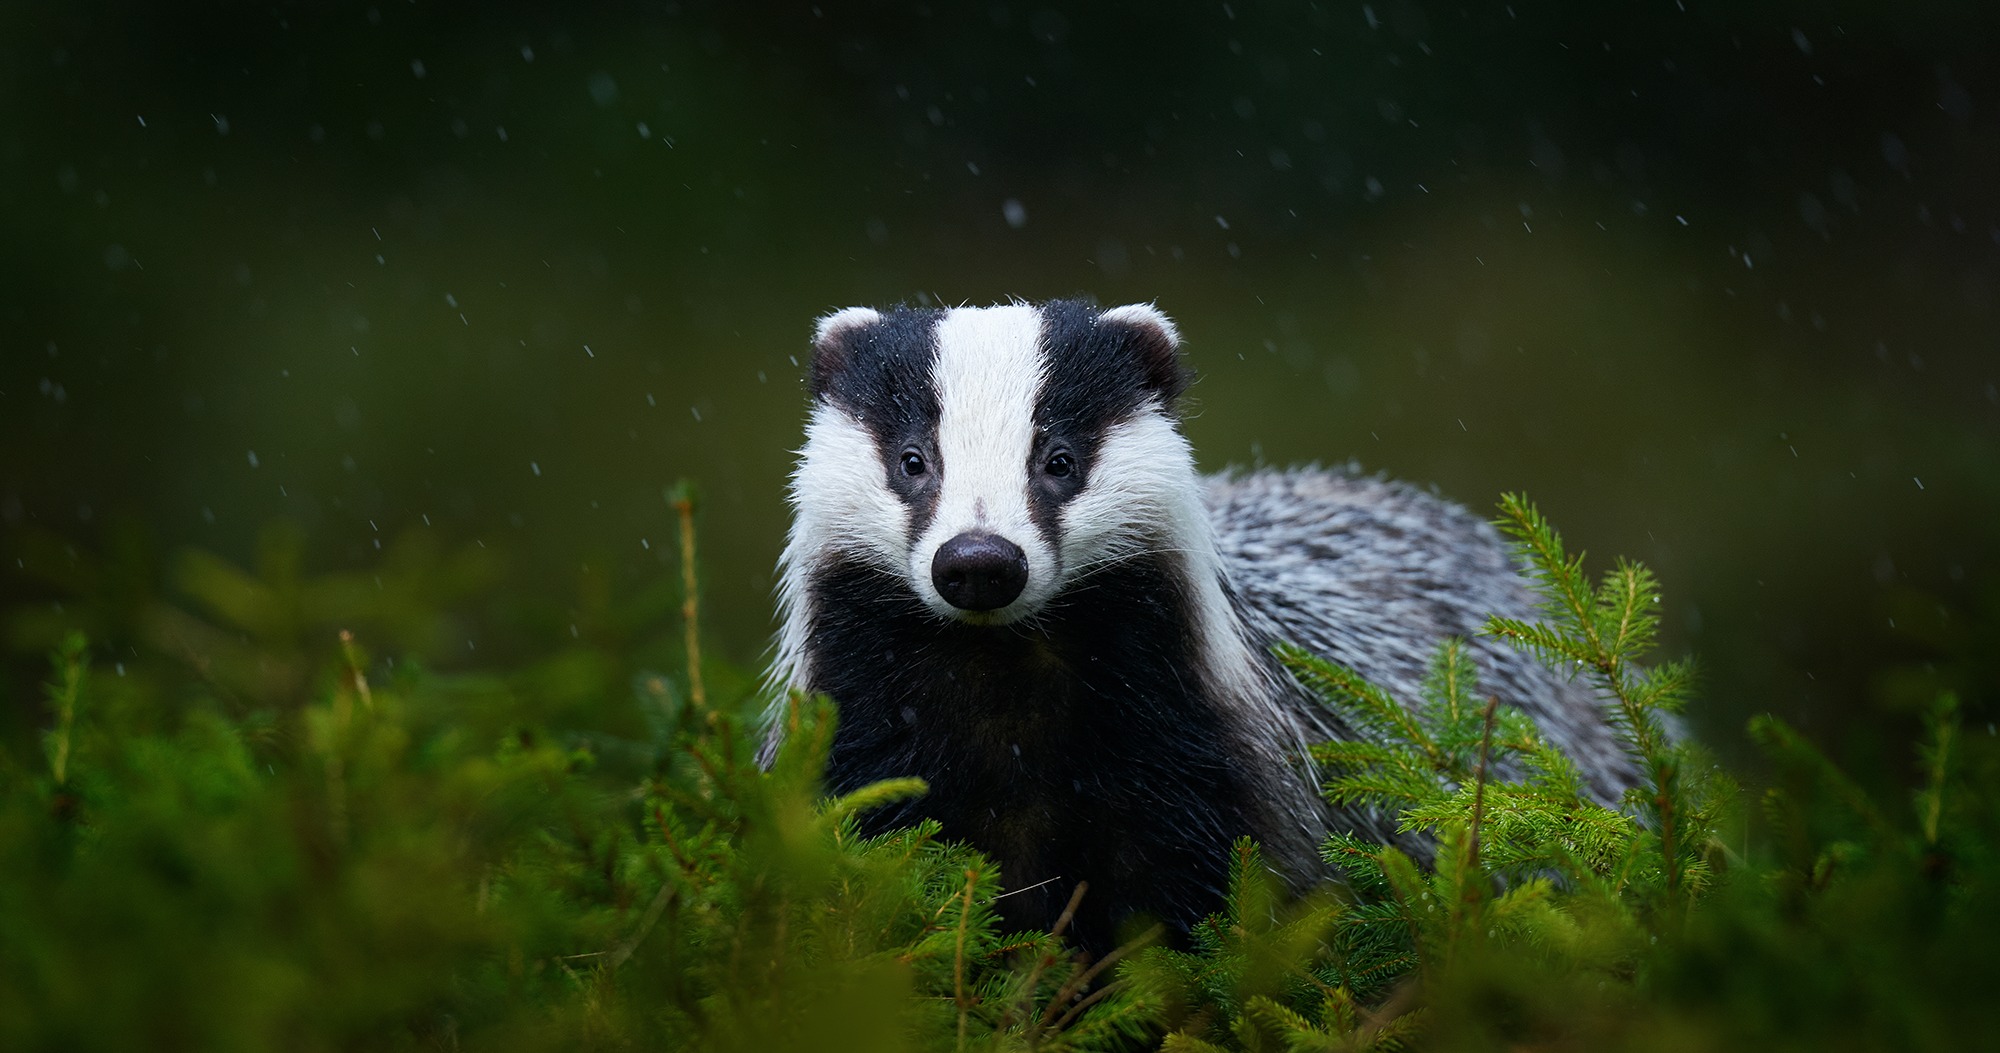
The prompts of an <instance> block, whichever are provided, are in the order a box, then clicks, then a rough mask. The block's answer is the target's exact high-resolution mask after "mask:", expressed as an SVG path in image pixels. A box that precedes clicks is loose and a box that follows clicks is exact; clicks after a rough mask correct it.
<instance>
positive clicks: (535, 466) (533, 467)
mask: <svg viewBox="0 0 2000 1053" xmlns="http://www.w3.org/2000/svg"><path fill="white" fill-rule="evenodd" d="M528 470H529V471H531V472H534V473H535V477H536V478H540V477H541V474H542V466H541V464H540V463H539V462H536V461H529V462H528Z"/></svg>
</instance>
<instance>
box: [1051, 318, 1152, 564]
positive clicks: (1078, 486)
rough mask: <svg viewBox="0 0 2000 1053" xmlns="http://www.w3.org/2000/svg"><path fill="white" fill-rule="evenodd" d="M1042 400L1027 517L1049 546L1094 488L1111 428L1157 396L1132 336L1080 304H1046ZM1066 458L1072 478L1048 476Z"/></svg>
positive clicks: (1126, 330) (1055, 543)
mask: <svg viewBox="0 0 2000 1053" xmlns="http://www.w3.org/2000/svg"><path fill="white" fill-rule="evenodd" d="M1041 314H1042V356H1043V359H1044V361H1045V363H1046V364H1045V367H1044V369H1043V376H1044V378H1045V379H1044V380H1043V382H1042V390H1041V393H1040V394H1039V395H1038V396H1037V397H1036V400H1035V434H1036V443H1035V451H1034V453H1033V454H1032V455H1031V460H1030V461H1029V463H1028V479H1029V484H1028V512H1029V515H1031V516H1032V517H1033V518H1034V520H1035V526H1036V528H1037V529H1039V530H1040V531H1041V533H1042V537H1043V538H1044V539H1045V540H1046V541H1047V542H1048V543H1049V545H1050V547H1052V548H1053V547H1055V546H1056V545H1057V544H1058V538H1059V529H1060V525H1061V524H1060V520H1061V516H1062V509H1063V506H1064V505H1066V504H1068V503H1069V501H1070V500H1071V499H1072V498H1074V497H1075V496H1076V495H1077V494H1079V493H1081V492H1082V491H1083V489H1084V488H1085V487H1087V486H1089V485H1090V478H1091V473H1092V472H1093V470H1094V469H1095V463H1096V460H1097V456H1096V455H1097V448H1098V446H1099V445H1100V444H1101V442H1102V440H1103V438H1104V431H1105V429H1107V428H1109V427H1111V426H1112V425H1114V424H1116V423H1118V422H1119V421H1122V420H1125V419H1127V418H1129V417H1131V416H1132V415H1133V414H1134V413H1136V412H1138V410H1139V408H1140V407H1141V406H1144V405H1145V404H1146V403H1147V402H1148V401H1149V400H1151V399H1153V398H1155V397H1157V396H1158V394H1159V392H1157V391H1156V390H1154V389H1153V388H1152V387H1150V386H1149V385H1148V375H1147V372H1146V368H1145V365H1144V363H1143V362H1142V360H1141V358H1140V356H1139V354H1138V353H1137V352H1136V351H1135V350H1134V348H1133V347H1132V346H1131V335H1132V334H1131V331H1130V330H1129V329H1127V328H1125V327H1123V326H1112V325H1105V326H1100V325H1098V324H1097V314H1098V312H1097V309H1096V308H1094V307H1092V306H1091V305H1089V304H1087V303H1084V302H1083V301H1081V300H1052V301H1050V302H1049V303H1046V304H1043V305H1042V308H1041ZM1059 450H1060V451H1067V452H1068V453H1069V454H1070V456H1071V457H1072V458H1073V459H1074V461H1075V465H1074V467H1073V469H1072V470H1071V472H1070V474H1069V476H1068V477H1066V478H1056V477H1050V476H1048V475H1047V473H1045V472H1044V471H1043V470H1042V469H1043V466H1044V465H1046V464H1047V463H1048V459H1049V457H1050V455H1052V454H1054V453H1056V452H1058V451H1059Z"/></svg>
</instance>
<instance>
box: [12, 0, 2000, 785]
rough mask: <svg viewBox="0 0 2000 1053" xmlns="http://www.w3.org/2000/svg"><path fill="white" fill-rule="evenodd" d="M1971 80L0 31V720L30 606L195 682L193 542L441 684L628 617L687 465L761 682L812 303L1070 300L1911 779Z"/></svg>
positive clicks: (1986, 141)
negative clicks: (1550, 559) (1650, 578)
mask: <svg viewBox="0 0 2000 1053" xmlns="http://www.w3.org/2000/svg"><path fill="white" fill-rule="evenodd" d="M1996 53H2000V17H1996V16H1995V15H1994V14H1993V13H1992V10H1991V8H1990V7H1989V6H1988V5H1984V4H1976V3H1913V4H1905V5H1885V4H1869V3H1861V2H1843V0H1829V2H1818V3H1808V2H1803V0H1794V2H1783V0H1781V2H1770V3H1721V2H1716V0H1642V2H1633V3H1618V4H1605V3H1584V2H1553V3H1551V2H1540V3H1538V2H1532V0H1517V2H1515V3H1513V4H1463V5H1461V4H1451V3H1413V2H1399V0H1377V2H1374V3H1351V2H1338V3H1326V2H1320V3H1305V2H1296V3H1256V2H1251V0H1235V2H1232V3H1217V2H1202V3H1192V4H1180V3H1162V2H1150V3H1144V4H1113V3H1092V4H1087V5H1085V4H1053V3H1046V4H1045V3H977V4H963V5H961V4H947V3H936V4H893V5H890V4H863V5H856V4H843V3H836V2H833V0H822V2H821V3H818V4H810V3H772V4H752V3H721V2H715V3H704V2H685V3H657V4H637V5H603V6H602V7H592V8H590V9H589V10H585V9H584V8H583V7H582V5H538V6H536V7H529V6H528V5H491V4H485V5H446V4H436V3H409V2H404V0H381V2H378V3H375V4H364V3H331V4H299V3H268V2H267V3H260V4H242V5H227V4H214V5H201V6H200V7H199V8H198V9H191V8H187V7H183V6H179V5H164V4H157V3H90V4H52V3H15V4H8V5H6V6H5V7H4V9H0V76H4V77H5V86H4V90H0V244H4V246H5V248H4V250H0V288H3V289H4V292H0V616H4V618H5V622H4V630H5V637H4V642H5V646H6V649H7V650H6V663H7V664H6V666H5V670H6V671H5V676H4V680H0V691H4V694H0V737H5V738H8V739H15V740H17V741H26V739H27V737H28V736H29V735H31V734H32V732H33V731H34V729H36V728H39V727H42V726H45V725H46V721H47V717H46V715H45V714H44V712H43V707H42V705H41V702H40V693H39V691H38V689H37V688H36V686H35V685H36V684H37V682H38V681H39V680H41V679H43V678H44V677H45V675H46V669H47V666H46V664H45V660H44V658H43V655H44V654H45V653H46V651H47V649H48V648H49V647H50V646H51V645H52V644H53V643H54V641H55V640H56V639H57V638H58V637H59V634H60V632H61V631H62V630H63V629H64V628H66V627H67V626H69V625H71V624H75V623H78V622H82V623H83V624H84V627H85V628H88V629H90V630H91V633H92V639H93V642H94V645H95V646H96V648H97V649H98V653H97V655H96V656H95V658H96V661H97V662H98V663H99V664H104V665H112V664H116V663H121V662H124V661H128V660H129V661H134V662H136V661H140V660H141V658H142V653H141V650H140V645H141V644H142V643H144V642H145V641H146V640H150V641H151V642H152V643H153V644H154V645H155V646H156V647H157V648H162V649H169V650H171V649H172V647H173V646H174V645H175V642H176V641H178V646H180V647H182V648H183V649H184V650H185V651H186V652H187V653H188V654H189V655H190V656H193V657H197V658H199V657H200V655H201V653H202V652H203V651H204V650H205V649H206V648H207V647H208V646H209V645H208V643H207V642H205V640H206V639H207V638H195V637H190V636H185V635H176V634H177V633H182V631H183V630H185V631H186V632H193V630H192V629H187V628H186V626H185V625H182V626H181V628H180V629H176V628H175V625H180V624H181V623H162V622H160V621H159V619H158V618H156V617H153V616H152V615H148V614H146V613H145V612H147V611H149V610H154V609H155V605H156V604H157V603H161V602H165V603H168V604H170V605H171V604H175V603H181V604H185V603H186V598H185V597H184V596H180V595H179V594H177V592H176V590H177V585H176V583H177V582H179V581H183V580H186V579H187V577H188V575H189V574H191V573H195V571H190V569H189V568H190V567H195V568H196V569H197V571H198V570H199V568H200V567H203V566H212V565H215V561H218V560H219V561H221V562H222V563H226V564H233V565H239V566H243V567H261V568H262V570H261V571H260V573H263V574H264V575H265V576H266V577H267V578H269V577H270V576H272V575H278V576H284V575H293V576H298V575H308V576H310V575H321V576H324V575H333V576H334V577H332V578H329V579H326V580H333V581H344V582H348V583H349V584H352V585H354V586H355V587H356V588H358V589H360V590H362V592H364V593H365V592H366V591H367V589H368V583H369V581H370V580H371V578H372V579H373V580H374V582H375V583H376V584H377V585H379V584H380V583H381V581H382V578H381V577H380V576H379V575H381V574H382V573H384V571H383V568H384V567H388V568H390V569H392V570H394V571H395V574H394V575H392V576H391V582H392V584H394V583H396V582H404V581H409V580H421V581H422V582H424V583H425V584H424V585H423V586H422V587H421V588H419V589H416V591H414V592H412V591H409V590H405V592H404V593H401V594H397V595H394V596H389V597H388V598H386V599H382V600H381V601H380V604H382V605H388V604H390V603H391V601H392V600H393V601H394V602H395V603H400V604H403V605H404V606H403V607H400V608H396V609H395V610H390V611H388V613H386V614H382V615H381V619H380V620H384V621H387V622H391V623H394V622H397V619H398V618H403V620H404V621H405V622H407V623H409V624H410V625H415V626H416V628H413V629H410V630H409V631H407V632H401V633H398V632H395V631H392V628H393V627H392V628H377V629H376V630H374V634H373V637H372V639H374V640H375V641H377V642H378V644H379V646H380V649H382V650H385V651H400V652H404V653H414V654H416V655H419V656H420V657H422V658H423V659H424V660H425V661H426V662H428V663H430V664H431V665H433V666H436V667H441V668H444V669H453V668H477V667H480V666H483V665H490V664H495V663H498V664H506V665H516V664H519V663H522V662H524V661H526V660H527V659H529V658H532V657H534V656H537V655H542V654H547V653H552V652H554V651H556V650H558V649H559V648H561V647H564V646H567V645H569V643H570V640H571V638H572V637H576V636H588V635H590V634H592V633H594V632H595V633H603V632H609V631H612V630H611V629H607V628H606V626H607V625H608V624H609V623H611V622H615V621H616V620H617V617H618V616H619V615H618V614H617V612H618V611H620V610H639V611H641V612H642V613H641V614H638V615H632V616H631V617H634V618H639V619H640V620H641V621H644V620H645V619H647V618H651V617H652V615H650V614H645V613H643V612H645V611H651V610H656V609H657V610H658V611H659V613H660V617H659V618H658V619H657V621H658V622H659V625H658V628H659V631H660V632H667V631H669V626H668V625H667V624H666V620H665V609H664V608H658V607H657V605H654V606H653V607H648V606H647V605H645V604H643V603H642V604H640V605H639V606H638V607H629V606H628V607H624V608H621V607H620V606H619V602H620V601H619V599H618V598H619V597H644V596H648V595H653V594H655V593H657V592H658V590H660V589H663V588H664V589H668V590H671V588H672V585H671V579H672V578H673V575H674V569H673V565H672V564H673V553H674V541H673V538H674V532H673V522H672V513H671V510H670V509H669V507H668V505H667V503H666V501H665V500H664V498H663V491H664V490H665V488H666V486H667V485H668V484H670V483H671V482H672V481H674V480H676V479H679V478H688V479H692V480H695V481H696V482H697V484H698V485H699V486H700V488H701V491H702V494H703V497H704V504H703V512H702V515H703V520H704V526H705V538H706V541H705V545H706V551H705V554H704V564H705V570H706V573H707V599H706V603H707V607H706V609H705V612H704V617H705V619H706V628H707V631H708V632H709V635H710V638H711V645H712V646H713V647H714V648H716V649H717V650H718V651H719V652H720V654H721V655H722V656H723V657H724V658H725V659H727V660H729V661H731V662H732V663H733V664H735V665H736V666H738V667H744V668H748V667H754V666H755V664H756V663H757V662H759V661H760V658H761V654H762V648H763V646H764V644H765V640H766V637H767V633H768V631H769V628H770V606H771V603H770V587H771V581H772V577H771V570H772V564H773V562H774V560H775V558H776V556H777V552H778V548H779V545H780V541H781V537H782V534H783V531H784V528H785V526H786V522H787V514H786V511H785V507H784V502H783V488H784V482H785V475H786V471H787V469H788V466H789V461H790V453H789V451H790V450H791V449H792V448H793V447H795V445H796V444H797V442H798V440H799V425H800V422H801V416H802V409H803V394H802V389H801V386H800V383H799V377H800V368H799V360H800V357H801V356H802V354H803V351H804V347H805V338H806V334H807V333H808V331H809V329H810V325H811V322H812V319H813V318H814V316H816V315H817V314H819V313H821V312H824V311H826V310H829V309H832V308H837V307H840V306H844V305H848V304H855V303H869V304H888V303H894V302H897V301H911V302H919V303H960V302H971V303H988V302H992V301H996V300H1002V299H1005V298H1007V297H1010V296H1019V297H1027V298H1041V297H1048V296H1057V295H1076V294H1083V295H1090V296H1094V297H1096V298H1097V299H1098V300H1099V301H1100V302H1102V303H1105V304H1114V303H1121V302H1129V301H1142V300H1145V301H1150V300H1156V301H1157V302H1158V303H1159V304H1160V305H1161V307H1162V308H1164V309H1165V310H1166V311H1167V312H1168V313H1169V314H1171V315H1172V316H1174V317H1175V318H1176V319H1177V320H1178V321H1179V323H1180V324H1181V327H1182V331H1183V333H1184V334H1185V336H1186V338H1187V345H1188V349H1189V354H1190V356H1191V361H1192V363H1193V364H1194V365H1195V366H1196V367H1197V368H1198V369H1199V371H1200V372H1201V374H1202V378H1203V379H1202V380H1201V382H1200V383H1199V384H1198V385H1197V386H1196V387H1195V389H1194V400H1193V402H1192V404H1191V405H1192V416H1191V419H1190V420H1189V422H1188V431H1189V433H1190V436H1191V438H1192V439H1193V441H1194V444H1195V446H1196V448H1197V450H1198V452H1199V455H1200V457H1201V459H1202V463H1203V464H1204V466H1206V467H1208V468H1212V469H1220V468H1223V467H1225V466H1229V465H1248V464H1260V463H1261V464H1287V463H1293V462H1302V461H1321V462H1337V461H1344V460H1347V459H1349V458H1353V459H1355V460H1357V461H1358V462H1359V463H1360V464H1362V465H1363V466H1365V467H1366V468H1368V469H1370V470H1381V471H1387V472H1390V473H1393V474H1395V475H1398V476H1401V477H1405V478H1409V479H1413V480H1419V481H1424V482H1432V483H1435V484H1436V485H1437V486H1438V487H1439V488H1441V489H1442V490H1443V492H1445V493H1446V494H1448V495H1450V496H1452V497H1454V498H1456V499H1458V500H1461V501H1463V502H1465V503H1467V504H1468V505H1470V506H1472V507H1474V508H1475V509H1480V510H1485V509H1488V508H1490V507H1491V504H1492V502H1493V500H1494V498H1495V497H1496V495H1498V494H1499V493H1500V492H1501V491H1503V490H1525V491H1527V492H1529V493H1530V494H1532V495H1534V497H1535V498H1536V499H1537V500H1538V501H1539V502H1540V503H1541V504H1542V505H1543V507H1544V508H1545V509H1546V510H1547V511H1548V512H1549V514H1550V515H1551V517H1552V518H1553V519H1554V520H1555V521H1556V522H1558V523H1560V524H1562V525H1563V526H1564V527H1565V529H1566V530H1567V531H1568V533H1569V535H1570V537H1571V538H1572V540H1573V541H1575V542H1576V543H1577V544H1578V545H1579V546H1580V547H1587V548H1588V549H1590V550H1591V551H1592V552H1593V553H1595V554H1597V555H1599V556H1600V557H1602V556H1609V555H1611V554H1627V555H1630V556H1632V557H1634V558H1638V559H1642V560H1645V561H1646V562H1647V563H1649V564H1650V565H1652V566H1653V567H1654V568H1655V569H1656V570H1657V571H1658V572H1659V574H1660V576H1661V577H1662V579H1663V580H1664V582H1665V583H1666V586H1667V590H1668V594H1669V599H1670V601H1671V602H1672V606H1671V608H1670V610H1669V628H1670V631H1671V633H1672V637H1671V638H1670V639H1669V640H1668V642H1667V646H1666V648H1665V652H1666V653H1668V654H1673V653H1678V652H1681V651H1693V652H1695V653H1697V654H1699V656H1700V657H1701V659H1702V660H1703V662H1704V663H1705V668H1706V670H1707V687H1706V691H1705V702H1704V708H1700V709H1698V710H1697V711H1696V712H1695V713H1694V715H1693V716H1694V720H1695V723H1696V725H1697V726H1698V727H1699V728H1700V729H1701V730H1702V731H1703V733H1704V734H1705V735H1706V736H1707V737H1709V738H1710V739H1711V740H1712V741H1713V742H1714V744H1715V745H1716V747H1717V748H1718V750H1719V751H1721V752H1722V753H1723V754H1724V755H1725V756H1726V757H1733V758H1739V759H1740V757H1741V756H1742V755H1743V754H1742V747H1741V743H1742V732H1741V729H1742V727H1743V723H1744V720H1745V718H1747V717H1748V716H1750V715H1751V714H1754V713H1758V712H1763V711H1773V712H1776V713H1778V714H1780V715H1781V716H1783V717H1784V718H1786V719H1787V720H1790V721H1792V722H1794V723H1796V724H1798V725H1799V726H1801V727H1802V728H1803V729H1804V730H1805V731H1806V732H1807V733H1808V734H1810V735H1812V736H1814V737H1816V738H1819V739H1821V740H1822V741H1824V742H1826V743H1827V744H1828V745H1829V746H1830V748H1831V749H1832V750H1833V752H1834V753H1835V754H1836V755H1838V756H1840V757H1842V758H1843V759H1844V760H1845V761H1846V762H1847V763H1849V764H1852V765H1858V766H1859V768H1860V770H1862V771H1873V772H1874V773H1875V777H1876V778H1882V779H1889V778H1901V777H1903V773H1904V771H1905V769H1906V768H1907V761H1906V758H1907V756H1908V751H1907V747H1906V746H1905V740H1906V739H1907V738H1908V737H1909V736H1908V731H1909V730H1910V729H1911V728H1912V727H1913V725H1914V717H1913V715H1912V714H1913V713H1914V710H1915V707H1916V706H1917V704H1919V703H1921V702H1924V701H1927V700H1928V699H1929V698H1930V697H1931V696H1932V695H1933V694H1934V692H1935V690H1936V689H1937V688H1939V687H1954V688H1956V689H1957V690H1958V691H1959V692H1960V694H1961V695H1962V697H1963V699H1964V701H1965V705H1966V712H1967V717H1968V720H1969V722H1970V724H1971V727H1972V728H1973V729H1975V730H1976V731H1979V732H1982V733H1990V732H1991V724H1990V723H1988V721H1991V720H1992V719H1993V716H1994V714H1993V709H1994V706H1995V703H1996V701H2000V698H1996V690H2000V689H1996V684H2000V670H1996V664H2000V647H1996V646H1995V645H1996V643H2000V585H1996V579H1995V573H1996V571H2000V566H1996V562H2000V552H1996V546H1995V545H1994V540H1995V535H1996V530H1995V526H1994V524H1995V523H1996V522H2000V386H1996V385H2000V337H1997V336H1996V333H2000V329H1996V321H2000V319H1997V318H1996V311H2000V303H1996V299H2000V297H1996V292H2000V289H1996V282H2000V66H1996V64H1995V63H1994V62H1993V60H1992V59H1993V56H1994V55H1995V54H1996ZM196 576H197V577H198V576H199V574H196ZM392 591H393V590H392ZM349 601H351V602H348V605H347V607H344V608H340V609H341V610H351V611H361V610H365V609H369V605H370V604H371V603H375V602H376V601H375V600H372V599H370V598H368V597H367V596H365V595H364V596H361V597H360V598H358V599H357V598H354V597H351V596H350V597H349ZM209 602H210V603H211V604H214V603H216V602H225V603H226V600H224V601H217V600H216V599H215V598H214V597H213V596H210V597H209ZM335 606H336V607H338V606H339V605H338V604H336V605H335ZM385 609H386V608H385ZM399 612H401V613H399ZM439 612H445V613H447V614H448V617H445V616H440V613H439ZM294 613H295V614H296V613H297V612H294ZM379 613H381V612H378V614H379ZM404 614H407V615H408V617H407V618H404V617H403V616H404ZM301 617H303V615H302V616H301ZM162 624H165V625H166V627H165V628H161V625H162ZM148 626H151V628H148ZM294 628H295V629H296V630H297V631H299V632H301V633H304V632H305V630H304V629H303V628H299V627H297V626H294ZM643 629H644V627H643V626H641V627H639V628H637V629H635V628H634V627H633V626H630V625H627V626H625V627H624V628H623V629H619V630H618V631H625V632H642V631H643ZM149 634H150V635H149ZM218 639H220V637H218ZM313 646H315V647H318V648H321V649H322V650H329V649H331V648H332V646H333V642H332V640H331V636H330V633H320V635H319V636H316V637H314V643H313ZM197 664H199V662H197ZM116 667H117V668H118V669H119V670H120V671H121V672H122V671H123V668H124V667H123V665H117V666H116Z"/></svg>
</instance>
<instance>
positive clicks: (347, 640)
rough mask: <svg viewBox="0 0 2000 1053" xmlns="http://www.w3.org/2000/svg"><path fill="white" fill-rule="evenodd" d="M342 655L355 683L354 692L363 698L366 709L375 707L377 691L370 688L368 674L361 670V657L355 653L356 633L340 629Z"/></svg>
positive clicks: (363, 705) (349, 677)
mask: <svg viewBox="0 0 2000 1053" xmlns="http://www.w3.org/2000/svg"><path fill="white" fill-rule="evenodd" d="M340 657H341V659H342V660H343V661H345V662H346V663H347V678H348V679H349V680H350V681H352V682H353V684H354V693H355V694H356V695H358V696H360V698H361V705H362V707H363V708H364V709H371V710H372V709H374V708H375V693H374V692H373V691H371V690H369V688H368V674H366V673H364V672H362V671H361V659H360V657H359V656H358V655H356V654H355V653H354V633H353V632H351V631H349V630H347V629H342V630H340Z"/></svg>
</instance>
